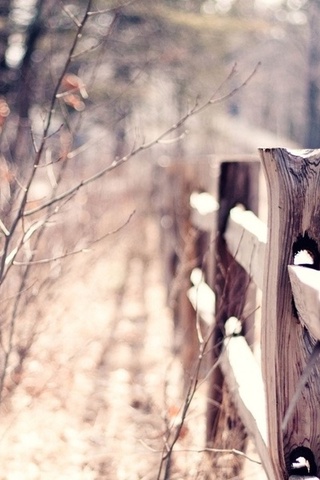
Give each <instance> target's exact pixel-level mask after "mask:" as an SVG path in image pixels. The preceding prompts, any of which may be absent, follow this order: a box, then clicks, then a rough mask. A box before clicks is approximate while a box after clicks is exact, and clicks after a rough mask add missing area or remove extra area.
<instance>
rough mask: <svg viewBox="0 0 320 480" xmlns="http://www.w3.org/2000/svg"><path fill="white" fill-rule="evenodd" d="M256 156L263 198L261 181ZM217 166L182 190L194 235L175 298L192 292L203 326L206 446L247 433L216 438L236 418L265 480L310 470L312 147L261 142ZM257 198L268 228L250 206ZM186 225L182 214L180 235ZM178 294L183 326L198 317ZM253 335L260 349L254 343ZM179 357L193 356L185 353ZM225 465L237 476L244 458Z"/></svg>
mask: <svg viewBox="0 0 320 480" xmlns="http://www.w3.org/2000/svg"><path fill="white" fill-rule="evenodd" d="M260 165H262V170H263V173H264V177H265V180H266V186H267V199H264V195H263V194H262V193H261V192H260V194H259V190H258V185H259V175H260V173H259V172H260ZM214 171H215V174H214V175H212V176H211V177H210V179H209V181H208V182H207V185H206V188H207V190H210V191H206V192H204V191H197V192H195V191H193V192H192V191H191V190H192V188H191V186H190V184H188V188H187V189H186V190H184V191H185V192H186V195H188V198H189V197H190V215H189V217H188V222H189V227H191V229H193V231H196V232H197V235H196V234H193V235H190V236H189V237H190V238H189V239H190V242H189V244H188V242H187V241H186V240H185V243H184V248H182V250H183V251H184V252H185V251H186V250H188V252H189V253H187V261H186V262H185V265H187V267H186V268H184V269H183V268H182V271H183V272H184V275H182V277H181V278H184V281H183V282H182V283H180V285H182V287H181V289H180V297H181V296H182V297H186V298H188V299H189V304H190V305H192V306H193V309H194V310H196V312H197V315H198V316H200V317H201V319H202V322H203V324H204V325H207V328H208V331H210V342H211V348H210V352H211V357H210V360H209V368H210V366H211V367H212V366H213V365H215V366H216V367H215V368H214V369H212V373H211V375H210V388H209V399H208V411H207V442H208V445H210V446H212V447H216V448H221V447H222V448H226V447H228V448H237V449H244V448H245V447H246V436H245V435H244V436H241V435H240V436H239V438H238V440H237V441H238V443H234V439H231V440H230V442H231V444H229V445H227V443H226V442H225V443H224V444H223V445H222V444H221V439H222V437H223V438H229V439H230V438H231V437H232V436H231V435H230V432H232V430H233V429H234V427H235V425H236V424H239V421H238V420H239V419H240V424H242V425H243V426H244V428H245V431H246V433H247V434H248V435H249V437H250V438H251V441H252V442H253V444H254V446H255V449H256V451H257V452H258V454H259V456H260V458H261V462H262V465H263V467H264V470H265V472H266V476H267V478H268V479H270V480H283V479H288V478H290V479H292V480H293V479H299V478H309V479H310V478H311V479H312V478H313V479H317V478H318V477H317V474H318V468H319V472H320V359H319V362H318V363H317V357H318V353H319V351H320V298H319V296H320V271H319V270H320V252H319V246H320V150H299V151H298V150H297V151H290V150H286V149H282V148H275V149H272V148H268V149H261V150H260V151H259V155H257V156H244V157H239V156H231V157H220V158H218V159H215V161H214ZM193 178H194V176H193ZM193 187H194V185H193ZM266 202H267V204H266ZM263 208H267V209H268V227H267V225H266V224H265V223H264V222H262V221H261V220H260V219H259V217H258V211H259V210H260V211H261V209H263ZM188 222H187V223H188ZM187 231H188V226H187V225H185V232H184V233H185V236H186V232H187ZM185 238H186V237H185ZM190 245H192V247H190ZM187 247H188V248H187ZM204 258H205V262H203V259H204ZM180 273H181V271H180ZM186 279H187V280H188V281H186ZM259 292H262V294H261V295H262V308H261V309H260V308H259V302H257V300H256V299H257V296H258V294H259ZM177 305H178V306H177V320H176V321H177V324H179V308H181V305H184V307H183V309H184V310H183V315H182V316H180V318H182V317H183V325H182V328H186V325H187V324H188V322H191V323H192V322H193V324H194V323H195V322H194V318H195V315H194V313H193V315H192V314H190V315H189V316H188V314H187V313H186V312H187V310H186V309H188V307H186V305H185V300H183V301H182V300H181V298H180V302H178V304H177ZM186 318H188V320H186ZM259 325H261V328H260V326H259ZM188 328H189V329H190V328H191V327H190V324H189V326H188ZM192 335H193V337H192V338H193V340H192V342H191V343H192V347H191V350H192V349H196V346H195V345H196V341H195V337H196V333H195V332H193V333H192ZM192 335H191V336H192ZM257 336H259V337H260V339H261V357H260V356H259V355H258V356H257V353H256V352H255V351H254V345H255V338H256V337H257ZM258 352H259V349H258ZM194 355H196V351H194ZM187 357H188V358H189V361H191V360H190V359H192V358H194V357H193V355H192V354H190V352H189V355H187ZM260 358H261V361H260V360H259V359H260ZM260 365H261V366H260ZM226 410H227V413H223V411H224V412H225V411H226ZM226 432H227V435H225V434H224V433H226ZM228 432H229V435H228ZM232 442H233V443H232ZM317 467H318V468H317ZM232 474H233V475H234V476H239V477H240V474H241V463H238V464H237V466H236V467H234V468H233V472H232ZM217 478H220V477H219V476H217ZM221 478H228V477H227V476H226V477H221ZM229 478H230V477H229Z"/></svg>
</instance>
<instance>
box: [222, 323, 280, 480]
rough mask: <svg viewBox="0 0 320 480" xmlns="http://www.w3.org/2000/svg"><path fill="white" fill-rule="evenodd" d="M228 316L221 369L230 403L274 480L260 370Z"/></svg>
mask: <svg viewBox="0 0 320 480" xmlns="http://www.w3.org/2000/svg"><path fill="white" fill-rule="evenodd" d="M236 322H238V323H240V322H239V320H237V319H235V318H234V317H231V318H230V319H229V320H227V322H226V324H225V328H226V335H227V336H226V338H225V340H224V349H223V352H222V355H221V362H222V363H221V366H222V371H223V373H224V376H225V379H226V381H227V384H228V387H229V390H230V393H231V396H232V399H233V402H234V403H235V406H236V408H237V409H238V412H239V414H240V417H241V419H242V421H243V423H244V425H245V427H246V430H247V432H248V433H249V435H250V436H251V437H252V439H253V441H254V444H255V446H256V449H257V452H258V454H259V456H260V459H261V461H262V464H263V467H264V469H265V471H266V473H267V475H268V478H269V479H270V480H271V479H273V478H274V477H273V468H272V465H271V461H270V457H269V452H268V446H267V419H266V401H265V392H264V383H263V379H262V373H261V369H260V367H259V365H258V363H257V361H256V359H255V358H254V355H253V353H252V351H251V349H250V347H249V345H248V344H247V342H246V340H245V338H244V337H243V336H242V335H236V336H232V331H233V330H234V325H235V323H236Z"/></svg>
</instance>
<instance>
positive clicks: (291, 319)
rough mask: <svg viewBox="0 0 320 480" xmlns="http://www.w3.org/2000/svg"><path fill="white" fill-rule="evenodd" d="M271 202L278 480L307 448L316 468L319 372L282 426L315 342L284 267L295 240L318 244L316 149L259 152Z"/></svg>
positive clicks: (268, 284) (269, 379)
mask: <svg viewBox="0 0 320 480" xmlns="http://www.w3.org/2000/svg"><path fill="white" fill-rule="evenodd" d="M260 155H261V159H262V164H263V167H264V171H265V175H266V180H267V186H268V198H269V220H268V227H269V231H268V244H267V252H266V261H265V279H264V285H265V287H264V299H263V308H262V320H263V325H262V328H263V331H262V364H263V368H264V380H265V385H266V396H267V410H268V425H269V447H270V453H271V457H272V461H273V467H274V471H275V476H276V479H277V480H283V479H287V478H288V473H287V467H288V465H287V464H288V457H289V454H290V452H291V451H292V450H293V448H296V447H297V446H305V447H308V448H310V449H311V450H312V452H313V453H314V456H315V459H316V463H317V465H319V464H320V441H319V440H320V408H319V398H320V381H319V374H320V368H317V367H316V368H315V369H314V371H313V373H312V375H311V376H310V378H309V381H308V384H307V385H306V387H305V389H304V390H303V392H302V395H301V398H300V400H299V402H298V404H297V408H296V411H295V412H294V414H293V416H292V418H291V420H290V421H289V423H288V426H287V429H286V431H285V432H282V430H281V422H282V420H283V417H284V414H285V412H286V409H287V407H288V404H289V403H290V399H291V398H292V397H293V395H294V392H295V388H296V385H297V383H298V381H299V377H300V376H301V374H302V371H303V369H304V367H305V365H306V363H307V361H308V358H309V356H310V354H311V352H312V348H313V345H314V343H315V341H314V340H313V339H312V337H311V336H310V334H309V332H308V331H307V329H306V328H304V327H303V326H302V325H301V323H300V322H299V320H298V318H297V316H296V315H295V313H294V309H293V302H292V291H291V286H290V281H289V275H288V268H287V266H288V265H290V264H293V247H294V245H295V243H296V242H297V239H298V238H304V236H305V235H308V238H311V239H313V240H314V241H315V242H317V243H318V242H319V241H320V183H319V181H320V150H303V151H289V150H286V149H282V148H277V149H261V150H260Z"/></svg>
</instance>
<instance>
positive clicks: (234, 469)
mask: <svg viewBox="0 0 320 480" xmlns="http://www.w3.org/2000/svg"><path fill="white" fill-rule="evenodd" d="M258 172H259V164H258V163H252V162H247V163H245V162H241V163H238V162H225V163H222V164H221V174H220V180H219V192H218V193H219V195H218V202H219V206H220V208H219V212H218V219H217V226H216V231H217V236H216V240H215V242H216V245H215V255H216V258H215V262H214V263H215V266H214V275H213V277H214V278H213V285H211V286H212V289H213V290H214V292H215V296H216V312H215V326H214V330H213V332H212V364H213V365H214V364H215V363H216V362H217V361H218V359H219V357H220V354H221V349H222V347H223V339H224V336H225V331H224V325H225V322H226V321H227V320H228V318H229V317H230V316H234V315H236V316H238V317H239V318H241V320H243V333H244V334H246V333H248V331H249V330H250V329H251V328H252V325H250V327H249V328H246V327H248V325H246V324H245V323H246V322H245V319H244V318H243V309H244V306H245V303H246V298H247V294H248V287H249V283H250V277H249V275H248V274H247V273H246V272H245V270H244V269H242V267H240V265H239V264H238V263H237V261H236V260H235V259H234V258H233V256H232V255H231V254H230V253H229V252H228V249H227V247H226V242H225V239H224V237H223V235H224V232H225V229H226V224H227V220H228V216H229V212H230V209H231V208H232V207H234V206H235V205H236V204H238V203H241V204H243V205H244V206H245V208H248V209H251V210H253V211H255V210H256V209H257V201H258ZM208 396H209V401H208V411H207V442H208V445H209V446H212V447H215V448H225V449H228V448H237V449H239V450H241V449H243V448H244V445H245V434H244V432H243V430H244V429H243V426H242V423H241V421H240V419H239V417H238V415H237V412H236V410H235V408H234V405H233V401H232V398H231V395H230V393H229V392H228V391H227V387H226V384H225V382H224V378H223V373H222V371H221V368H220V366H216V368H215V369H214V370H213V372H212V374H211V376H210V386H209V393H208ZM225 457H226V458H225V459H223V455H222V454H219V458H218V459H217V461H214V462H213V466H214V468H215V467H216V468H219V469H220V474H221V475H225V476H227V475H228V473H227V471H229V470H230V471H229V474H230V475H229V476H232V474H233V475H234V476H237V475H239V472H240V470H241V461H239V462H237V461H233V462H232V461H230V455H229V457H228V455H225ZM232 463H233V465H232ZM217 478H222V477H217ZM223 478H224V477H223Z"/></svg>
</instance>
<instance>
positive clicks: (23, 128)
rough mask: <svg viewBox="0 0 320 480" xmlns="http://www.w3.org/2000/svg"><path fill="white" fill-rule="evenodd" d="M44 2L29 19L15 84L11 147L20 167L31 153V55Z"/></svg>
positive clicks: (37, 35)
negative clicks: (15, 115)
mask: <svg viewBox="0 0 320 480" xmlns="http://www.w3.org/2000/svg"><path fill="white" fill-rule="evenodd" d="M45 3H46V0H38V2H37V4H36V8H35V12H36V13H35V15H34V17H33V18H32V19H31V21H30V23H29V25H28V27H27V31H26V40H25V45H24V47H25V54H24V57H23V59H22V62H21V66H20V75H19V80H18V84H17V97H16V113H17V115H18V128H17V133H16V140H15V142H14V145H13V146H12V159H13V162H14V163H16V164H18V165H21V164H23V163H24V164H25V163H28V157H29V155H28V153H30V154H31V152H32V138H31V125H30V120H29V111H30V106H31V102H32V94H33V92H34V85H35V82H36V78H35V75H34V72H33V71H32V54H33V53H34V51H35V49H36V46H37V42H38V39H39V37H40V35H41V32H42V27H41V24H42V20H41V17H42V10H43V7H44V4H45Z"/></svg>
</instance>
